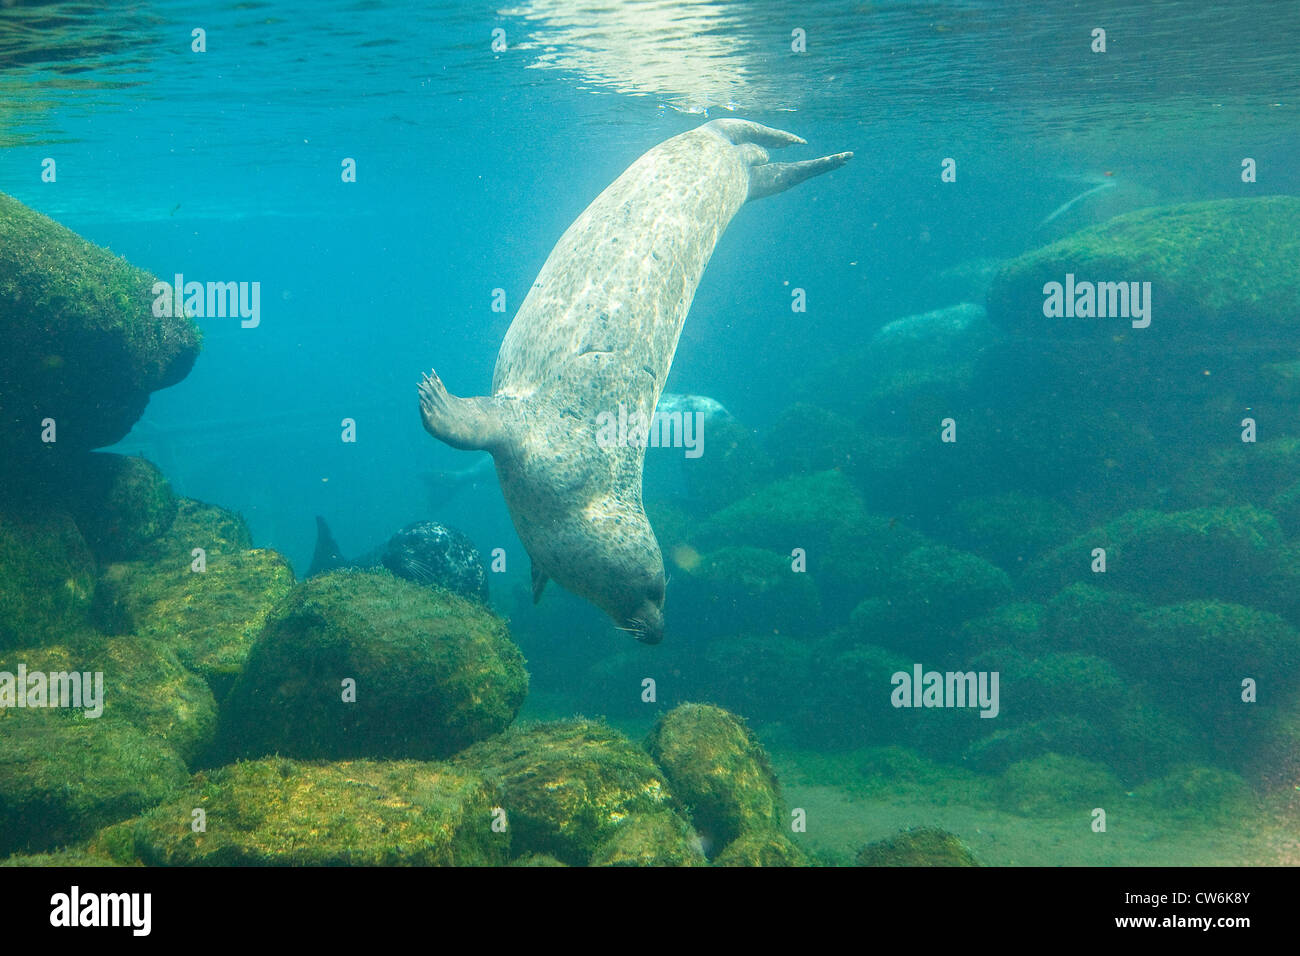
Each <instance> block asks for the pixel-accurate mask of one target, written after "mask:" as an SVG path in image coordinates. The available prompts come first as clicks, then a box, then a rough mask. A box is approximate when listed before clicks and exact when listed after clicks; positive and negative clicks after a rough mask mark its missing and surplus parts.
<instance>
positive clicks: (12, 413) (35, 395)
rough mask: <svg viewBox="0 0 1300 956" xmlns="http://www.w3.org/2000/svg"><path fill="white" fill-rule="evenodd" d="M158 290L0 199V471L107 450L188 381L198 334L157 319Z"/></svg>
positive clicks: (125, 266) (189, 324)
mask: <svg viewBox="0 0 1300 956" xmlns="http://www.w3.org/2000/svg"><path fill="white" fill-rule="evenodd" d="M155 282H157V279H156V278H155V277H154V276H152V275H150V274H149V273H147V272H145V271H143V270H141V269H137V268H135V267H134V266H132V265H130V264H129V263H128V262H126V260H124V259H121V258H119V257H117V256H114V255H113V254H112V253H110V252H109V251H108V250H106V249H102V248H100V247H98V246H95V245H92V244H91V243H89V242H87V241H86V240H84V239H82V238H81V237H80V236H78V235H76V234H75V233H73V232H71V231H70V230H68V229H66V228H64V227H63V226H60V225H59V224H58V223H56V222H54V221H53V220H51V219H48V218H47V217H45V216H42V215H41V214H40V213H37V212H34V211H33V210H31V209H28V208H27V207H26V206H24V205H23V204H22V203H20V202H18V200H16V199H14V198H13V197H12V196H6V195H4V194H0V382H4V383H5V387H4V389H3V390H2V391H0V420H2V421H4V422H5V423H6V427H5V428H4V429H3V430H0V462H4V463H5V464H6V465H10V464H12V463H13V460H14V459H15V458H23V459H31V458H34V457H35V456H37V455H41V456H44V457H48V456H50V455H53V454H63V453H66V452H77V451H88V450H90V449H92V448H101V447H103V446H105V445H111V444H113V443H114V442H117V441H119V440H121V439H122V437H123V436H125V435H126V433H127V432H128V431H129V430H130V428H131V426H132V425H133V424H134V423H135V421H136V419H138V418H139V417H140V414H141V413H142V412H143V411H144V408H145V405H146V404H147V403H148V401H149V393H150V392H154V391H157V390H158V389H160V388H166V387H167V386H169V385H175V384H176V383H177V382H179V381H180V380H181V379H183V378H184V377H185V376H186V375H187V374H188V373H189V370H190V367H191V366H192V365H193V364H194V359H195V357H196V356H197V355H198V351H199V331H198V328H197V326H195V324H194V322H193V321H192V320H190V319H188V318H184V317H180V318H159V317H156V316H155V315H154V309H153V305H154V301H155V299H156V298H157V295H156V294H155V292H154V284H155ZM46 419H53V420H54V422H55V424H56V427H57V441H56V442H53V443H44V442H42V440H41V432H42V429H43V426H42V424H41V423H42V422H43V421H44V420H46Z"/></svg>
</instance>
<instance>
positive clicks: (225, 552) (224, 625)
mask: <svg viewBox="0 0 1300 956" xmlns="http://www.w3.org/2000/svg"><path fill="white" fill-rule="evenodd" d="M251 544H252V541H251V537H250V535H249V533H248V528H247V526H245V524H244V521H243V519H242V518H240V517H239V516H238V515H236V514H232V513H231V512H229V511H226V510H224V509H222V508H218V507H215V506H213V505H207V504H204V503H202V502H199V501H193V500H190V499H188V498H182V499H180V501H179V502H178V506H177V515H176V519H175V520H174V522H173V523H172V526H171V528H170V529H168V531H167V532H166V533H165V534H163V535H162V536H161V537H159V538H158V539H156V540H154V541H152V542H150V543H149V544H148V545H147V546H145V547H144V549H143V556H142V557H139V558H136V559H134V560H131V561H121V562H117V563H113V564H109V565H107V566H106V567H104V568H103V570H102V572H101V574H100V578H99V582H98V584H97V587H96V592H95V615H94V617H95V622H96V624H97V625H98V627H99V628H100V629H102V630H104V631H106V632H108V633H110V634H138V635H140V636H141V637H149V638H153V639H155V640H157V641H160V642H162V643H163V644H166V645H168V646H169V647H171V648H172V649H174V650H175V651H176V655H177V657H178V658H179V659H180V661H181V663H182V664H184V665H185V666H186V667H188V668H190V669H191V670H194V671H196V672H197V673H199V674H202V675H203V677H204V678H206V679H207V681H208V683H209V684H211V685H212V689H213V692H214V693H215V694H216V695H217V697H218V698H221V697H224V696H225V693H226V691H227V690H228V689H229V688H230V685H231V684H232V683H233V681H234V679H235V677H236V676H237V675H238V674H239V672H240V671H241V670H242V669H243V666H244V661H245V659H246V658H247V657H248V653H249V650H250V649H251V648H252V646H253V641H254V639H255V638H256V637H257V635H258V634H259V633H260V632H261V630H262V625H263V624H264V623H265V621H266V619H267V616H268V615H269V614H270V612H271V609H272V608H273V607H274V606H275V605H276V604H277V603H278V602H279V601H280V600H282V599H283V598H284V597H285V596H286V595H287V594H288V593H289V591H290V590H291V589H292V588H293V570H292V569H291V568H290V567H289V563H288V562H287V561H286V560H285V559H284V558H283V557H282V556H281V555H280V554H278V553H276V552H275V551H270V550H266V549H261V548H253V547H251ZM198 552H201V554H200V553H198Z"/></svg>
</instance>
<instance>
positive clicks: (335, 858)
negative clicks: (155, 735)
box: [90, 758, 510, 866]
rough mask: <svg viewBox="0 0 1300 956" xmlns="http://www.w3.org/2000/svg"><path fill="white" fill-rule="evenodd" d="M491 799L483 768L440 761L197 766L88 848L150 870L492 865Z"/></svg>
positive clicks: (496, 856) (501, 838)
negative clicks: (177, 788) (178, 790)
mask: <svg viewBox="0 0 1300 956" xmlns="http://www.w3.org/2000/svg"><path fill="white" fill-rule="evenodd" d="M496 805H497V793H496V791H495V790H494V789H493V788H492V787H491V786H490V785H489V784H488V783H487V782H486V781H485V780H484V779H483V778H482V777H481V776H479V775H477V774H474V773H470V772H467V771H465V770H464V769H456V768H452V767H448V766H447V765H445V764H437V763H419V762H415V761H383V762H376V761H370V760H357V761H349V762H343V763H327V764H306V763H297V762H295V761H292V760H283V759H279V758H268V759H266V760H256V761H249V762H246V763H237V764H232V765H230V766H228V767H222V768H220V769H219V770H214V771H211V772H209V773H199V774H196V775H195V776H194V777H193V779H192V780H191V781H190V783H189V785H188V786H187V787H186V788H185V791H184V792H183V793H182V794H180V795H178V796H177V797H176V798H175V799H174V800H172V801H170V802H168V803H166V804H164V805H162V806H159V807H157V808H155V809H154V810H151V811H149V812H148V813H145V814H144V815H142V816H140V817H139V818H137V819H134V820H128V821H126V822H125V823H122V824H119V825H117V826H113V827H110V828H108V829H107V830H105V831H104V832H103V833H101V834H99V836H98V837H96V838H95V840H94V841H92V843H91V847H90V848H91V851H92V852H94V853H98V854H103V855H107V856H110V857H112V858H113V859H115V860H117V861H118V862H121V863H136V862H139V863H145V864H148V865H152V866H499V865H502V864H504V863H505V862H506V859H507V857H508V854H509V846H510V833H509V830H508V829H507V830H500V831H498V830H494V829H493V826H492V822H493V819H494V808H495V807H496ZM196 810H202V811H203V826H202V828H201V829H198V828H196V827H194V826H193V824H194V822H195V820H196V816H195V811H196Z"/></svg>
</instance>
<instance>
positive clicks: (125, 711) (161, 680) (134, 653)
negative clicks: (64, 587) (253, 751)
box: [0, 632, 217, 763]
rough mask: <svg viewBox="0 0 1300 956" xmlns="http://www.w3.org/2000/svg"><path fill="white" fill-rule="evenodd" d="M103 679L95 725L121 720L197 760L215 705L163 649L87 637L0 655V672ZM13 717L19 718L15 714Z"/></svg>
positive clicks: (211, 730) (209, 735) (212, 725)
mask: <svg viewBox="0 0 1300 956" xmlns="http://www.w3.org/2000/svg"><path fill="white" fill-rule="evenodd" d="M19 664H22V665H24V667H25V668H26V671H27V673H28V674H31V673H33V672H38V671H39V672H42V673H45V674H49V673H74V672H75V673H81V674H85V673H90V674H94V673H96V672H100V673H102V674H103V675H104V686H103V695H104V696H103V701H102V704H103V711H102V715H101V716H100V717H96V718H92V723H93V722H94V721H99V720H103V721H108V722H113V721H117V720H124V721H126V722H127V723H129V724H132V725H133V726H135V727H136V728H137V729H138V730H140V731H142V732H144V733H145V734H146V735H148V737H149V739H150V740H151V741H154V742H156V743H160V744H164V745H166V746H167V747H169V748H171V749H172V750H174V751H175V752H176V753H177V754H178V755H179V756H180V757H181V759H182V760H184V761H186V763H192V762H193V761H194V760H196V759H197V758H198V756H199V754H201V753H202V752H203V751H204V750H205V749H206V748H207V747H208V745H209V744H210V743H211V742H212V739H213V736H214V735H215V733H216V725H217V704H216V701H215V700H214V699H213V697H212V691H211V690H209V689H208V685H207V684H206V683H205V682H204V681H203V678H201V677H199V676H198V675H196V674H194V673H192V672H191V671H189V670H187V669H186V668H184V667H183V666H181V663H180V661H179V660H177V658H176V654H175V652H174V651H172V650H171V649H170V648H169V647H167V646H166V645H163V644H160V643H158V642H156V641H152V640H149V639H148V638H139V637H112V638H105V637H102V636H100V635H97V634H92V633H89V632H86V633H82V634H78V635H75V636H72V637H71V638H70V639H69V640H68V642H66V643H64V644H58V645H52V646H49V647H43V648H32V649H13V650H8V651H3V652H0V671H3V672H8V673H11V674H12V673H16V671H17V667H18V665H19ZM13 713H14V714H18V713H20V712H19V711H14V712H13Z"/></svg>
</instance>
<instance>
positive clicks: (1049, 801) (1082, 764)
mask: <svg viewBox="0 0 1300 956" xmlns="http://www.w3.org/2000/svg"><path fill="white" fill-rule="evenodd" d="M994 790H995V794H996V797H997V800H998V802H999V804H1000V805H1001V806H1003V807H1004V808H1006V809H1008V810H1010V811H1012V812H1013V813H1019V814H1022V815H1024V816H1044V815H1049V814H1060V813H1077V814H1080V815H1082V816H1083V817H1086V816H1087V815H1088V814H1089V813H1091V812H1092V809H1093V808H1094V807H1097V806H1102V805H1104V801H1105V800H1107V799H1108V798H1115V797H1117V796H1119V795H1122V794H1123V792H1124V789H1123V787H1122V786H1121V784H1120V782H1119V779H1118V778H1117V777H1116V776H1115V775H1114V774H1113V773H1112V772H1111V771H1110V769H1109V768H1108V767H1106V766H1105V765H1104V764H1101V763H1098V762H1097V761H1094V760H1085V759H1083V758H1082V757H1068V756H1065V755H1063V754H1054V753H1049V754H1043V755H1042V756H1040V757H1034V758H1033V759H1032V760H1022V761H1020V762H1018V763H1013V764H1012V765H1011V766H1010V767H1008V768H1007V769H1006V771H1005V772H1004V773H1003V774H1002V779H1001V780H1000V781H998V783H997V785H996V786H995V788H994Z"/></svg>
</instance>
